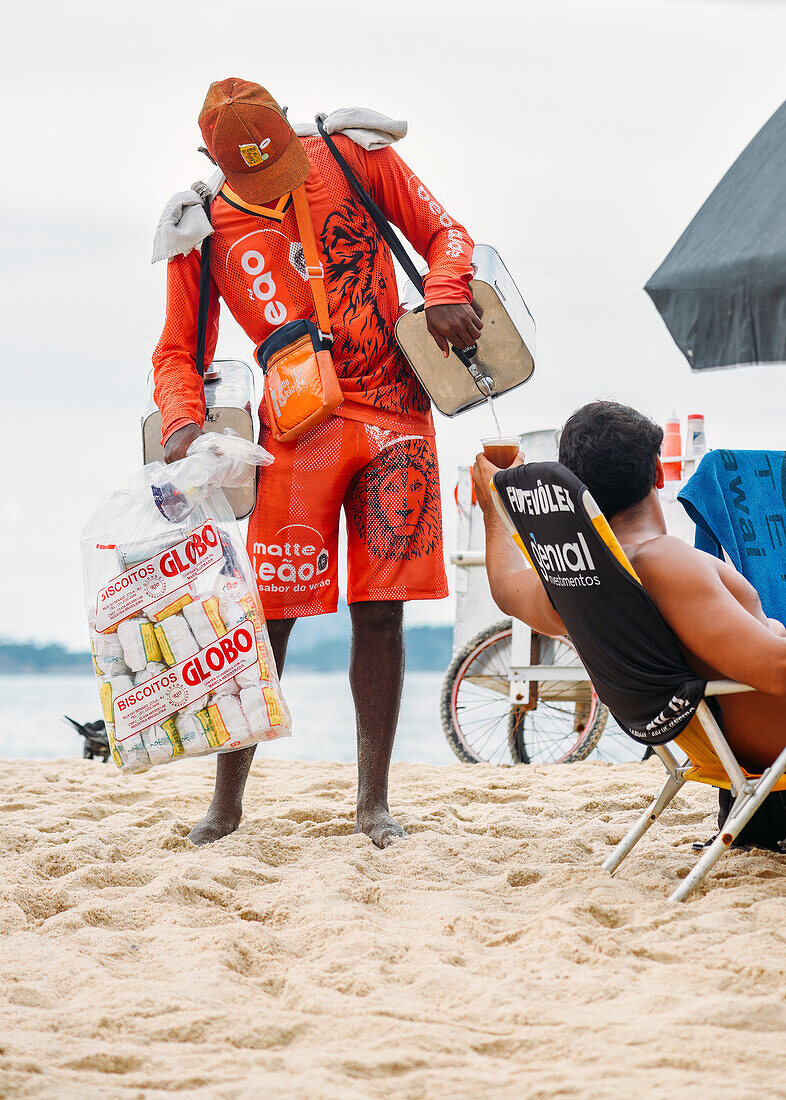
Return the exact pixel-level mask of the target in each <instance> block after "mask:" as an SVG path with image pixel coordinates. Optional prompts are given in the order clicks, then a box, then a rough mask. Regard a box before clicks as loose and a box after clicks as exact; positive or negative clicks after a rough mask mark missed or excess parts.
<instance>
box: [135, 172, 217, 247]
mask: <svg viewBox="0 0 786 1100" xmlns="http://www.w3.org/2000/svg"><path fill="white" fill-rule="evenodd" d="M223 182H224V173H223V172H222V171H221V170H220V169H216V171H215V172H214V173H213V174H212V176H211V177H210V179H209V180H208V181H207V184H206V185H205V186H206V187H207V189H208V191H209V192H210V194H211V195H212V196H213V197H214V198H215V196H216V195H217V194H218V192H219V190H220V189H221V185H222V184H223ZM212 232H213V227H212V225H211V224H210V222H209V220H208V217H207V214H205V208H204V206H203V205H202V200H201V198H200V197H199V195H198V194H197V193H196V191H194V190H192V189H191V188H189V189H188V191H178V192H177V193H176V194H174V195H173V196H172V198H171V199H169V201H168V202H167V203H166V205H165V206H164V209H163V211H162V212H161V217H160V218H159V219H158V225H157V227H156V235H155V237H154V239H153V258H152V260H151V261H150V262H151V263H153V264H155V263H158V261H159V260H171V259H172V258H173V257H174V256H187V255H188V254H189V252H191V251H193V249H195V248H199V246H200V245H201V244H202V241H203V240H204V239H205V237H209V236H210V234H211V233H212Z"/></svg>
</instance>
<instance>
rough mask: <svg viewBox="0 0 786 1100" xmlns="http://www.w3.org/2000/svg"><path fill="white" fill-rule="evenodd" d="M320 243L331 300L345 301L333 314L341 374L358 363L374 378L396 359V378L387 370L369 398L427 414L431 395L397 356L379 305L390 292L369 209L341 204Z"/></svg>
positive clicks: (389, 323)
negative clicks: (385, 363) (381, 294)
mask: <svg viewBox="0 0 786 1100" xmlns="http://www.w3.org/2000/svg"><path fill="white" fill-rule="evenodd" d="M322 245H323V247H324V250H325V255H326V256H327V269H328V281H329V286H330V289H331V298H332V299H334V296H335V294H336V292H338V294H339V295H340V297H341V303H340V305H339V308H338V310H337V311H336V312H335V319H336V320H337V321H338V323H339V326H340V329H341V331H340V332H339V333H338V335H337V339H336V349H335V351H336V359H337V364H336V365H337V367H338V369H339V376H340V374H341V363H342V362H345V363H348V364H349V363H351V364H352V367H353V372H352V373H355V372H356V370H357V367H358V366H359V365H360V364H370V367H371V371H373V373H374V374H375V375H376V374H378V370H379V364H380V363H381V362H382V361H384V360H387V361H388V362H391V361H392V365H393V364H395V366H396V368H397V369H396V375H395V377H391V375H390V372H389V371H388V372H387V377H386V378H385V380H384V381H383V382H382V384H380V382H379V380H378V378H376V379H375V380H374V382H373V384H372V385H370V386H369V387H368V394H369V397H370V399H371V400H372V401H373V403H374V404H375V405H383V406H384V407H385V408H386V409H391V410H393V411H394V412H401V411H403V410H404V409H407V410H411V411H413V412H427V411H428V409H429V400H428V397H427V396H426V393H425V391H424V390H423V387H422V386H421V385H420V383H419V382H418V380H417V379H416V378H415V376H414V374H412V372H411V371H410V370H409V369H408V368H407V367H406V366H405V365H404V363H403V361H402V358H401V356H400V354H398V346H397V344H396V339H395V334H394V331H393V322H392V320H391V319H390V318H387V317H385V316H384V315H383V314H382V313H381V312H380V310H379V307H378V305H377V293H378V291H379V290H385V289H386V286H387V281H386V278H385V276H384V275H378V274H376V271H377V270H378V266H379V253H380V246H381V242H380V238H379V235H378V233H377V228H376V226H375V225H374V223H373V222H372V221H371V219H370V218H369V216H368V214H367V213H366V211H365V210H363V209H358V208H356V207H355V206H353V205H352V204H351V203H348V202H345V203H342V205H341V206H339V207H338V208H337V209H336V210H334V211H332V213H331V214H330V215H329V216H328V218H327V220H326V221H325V225H324V228H323V230H322ZM334 300H335V299H334ZM350 329H351V331H350ZM357 333H359V336H356V335H355V334H357Z"/></svg>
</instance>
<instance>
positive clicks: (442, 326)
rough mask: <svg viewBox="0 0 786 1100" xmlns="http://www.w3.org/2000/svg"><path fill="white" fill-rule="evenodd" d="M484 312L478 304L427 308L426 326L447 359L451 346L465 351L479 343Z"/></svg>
mask: <svg viewBox="0 0 786 1100" xmlns="http://www.w3.org/2000/svg"><path fill="white" fill-rule="evenodd" d="M482 316H483V310H482V309H481V308H480V306H479V305H478V304H477V302H471V303H469V304H468V303H467V302H461V303H460V304H458V305H451V306H426V326H427V328H428V330H429V332H430V333H431V335H432V336H433V337H434V339H435V341H436V343H437V347H438V348H439V350H440V351H441V352H442V354H443V355H444V356H445V358H446V359H447V358H448V356H449V355H450V345H451V344H452V345H453V347H454V348H458V349H459V350H463V349H464V348H469V347H472V345H473V344H476V343H477V342H478V337H479V336H480V332H481V329H482V328H483V322H482V321H481V317H482Z"/></svg>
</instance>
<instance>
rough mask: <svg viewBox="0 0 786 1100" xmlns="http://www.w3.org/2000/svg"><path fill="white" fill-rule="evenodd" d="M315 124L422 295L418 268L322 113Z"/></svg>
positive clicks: (421, 282)
mask: <svg viewBox="0 0 786 1100" xmlns="http://www.w3.org/2000/svg"><path fill="white" fill-rule="evenodd" d="M316 124H317V129H318V130H319V132H320V134H321V136H322V138H323V140H324V141H325V143H326V144H327V147H328V149H329V150H330V152H331V153H332V154H333V156H334V157H335V158H336V161H337V163H338V166H339V168H340V169H341V171H342V172H343V173H344V175H345V176H346V179H347V183H348V184H349V186H350V187H351V188H352V190H353V191H354V192H355V194H356V195H357V197H358V198H359V199H360V201H361V202H362V204H363V205H364V206H365V208H366V210H368V212H369V214H370V215H371V219H372V221H373V222H374V224H375V225H376V227H377V229H378V230H379V232H380V235H381V237H382V239H383V240H384V241H386V242H387V245H388V247H389V248H390V251H391V252H392V253H393V255H394V256H395V257H396V259H397V260H398V262H399V263H400V264H401V266H402V267H403V268H404V271H405V272H406V273H407V275H408V276H409V278H410V279H411V280H412V282H413V284H414V285H415V287H417V289H418V291H419V292H420V294H421V295H423V294H424V292H423V280H422V278H421V277H420V272H419V271H418V269H417V268H416V267H415V265H414V264H413V262H412V260H411V259H410V257H409V254H408V253H407V250H406V248H404V246H403V244H402V243H401V241H400V240H399V239H398V237H397V236H396V234H395V232H394V230H393V226H392V225H391V224H390V222H389V221H388V219H387V218H386V217H385V215H384V214H383V213H382V211H381V210H380V208H379V207H378V206H377V204H376V203H375V202H374V200H373V199H372V197H371V195H369V193H368V191H366V190H365V189H364V188H363V187H362V186H361V184H360V182H359V181H358V178H357V176H356V175H355V173H354V172H353V171H352V169H351V168H350V167H349V165H348V164H347V162H346V161H345V160H344V158H343V157H342V155H341V153H339V151H338V149H337V148H336V143H335V142H334V141H333V138H332V137H331V136H330V134H328V132H327V130H326V129H325V127H324V124H323V122H322V115H317V117H316Z"/></svg>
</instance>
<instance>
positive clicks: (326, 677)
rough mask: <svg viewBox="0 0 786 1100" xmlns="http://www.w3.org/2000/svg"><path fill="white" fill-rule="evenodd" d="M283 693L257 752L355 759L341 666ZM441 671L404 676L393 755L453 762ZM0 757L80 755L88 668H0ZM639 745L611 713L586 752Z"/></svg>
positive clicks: (617, 757)
mask: <svg viewBox="0 0 786 1100" xmlns="http://www.w3.org/2000/svg"><path fill="white" fill-rule="evenodd" d="M283 686H284V694H285V696H286V700H287V703H288V704H289V707H290V710H291V711H292V727H293V735H292V737H289V738H282V739H281V740H279V741H272V742H270V743H269V744H265V745H260V746H259V748H258V749H257V755H258V756H260V757H262V756H270V757H276V758H278V759H280V760H337V761H340V762H347V763H351V762H352V761H354V760H355V712H354V707H353V704H352V696H351V694H350V691H349V683H348V681H347V676H346V673H343V672H340V673H339V672H311V671H308V672H298V671H289V672H287V673H286V674H285V676H284V684H283ZM441 688H442V674H441V673H438V672H408V673H407V675H406V677H405V679H404V695H403V698H402V701H401V716H400V719H399V726H398V733H397V735H396V743H395V746H394V749H393V759H394V760H400V761H407V762H408V763H413V764H455V763H456V757H455V756H454V755H453V752H452V750H451V749H450V746H449V745H448V743H447V741H446V740H445V736H444V734H443V732H442V725H441V722H440V716H439V706H440V692H441ZM0 699H2V706H0V759H3V758H6V759H31V760H55V759H57V758H58V757H63V756H66V757H67V756H80V755H81V753H82V739H81V737H80V736H79V734H77V733H76V732H75V731H74V730H73V729H72V728H71V727H70V726H69V725H68V724H67V723H65V722H64V721H63V719H62V716H63V715H64V714H68V715H70V716H71V717H72V718H75V719H76V720H77V721H79V722H86V721H90V720H92V719H97V718H99V717H100V716H101V708H100V706H99V702H98V690H97V687H96V682H95V680H94V679H93V677H92V676H0ZM640 756H641V750H640V748H639V746H637V745H634V744H633V742H632V741H631V740H630V739H629V738H628V737H626V736H625V735H624V734H622V733H621V732H620V730H619V728H618V727H616V724H615V723H614V722H613V720H612V719H610V720H609V724H608V726H607V731H606V733H604V735H603V737H602V739H601V741H600V744H599V746H598V749H597V750H595V752H593V754H592V756H591V758H590V759H595V760H603V761H605V762H606V763H625V762H628V761H630V760H635V759H638V758H640Z"/></svg>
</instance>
